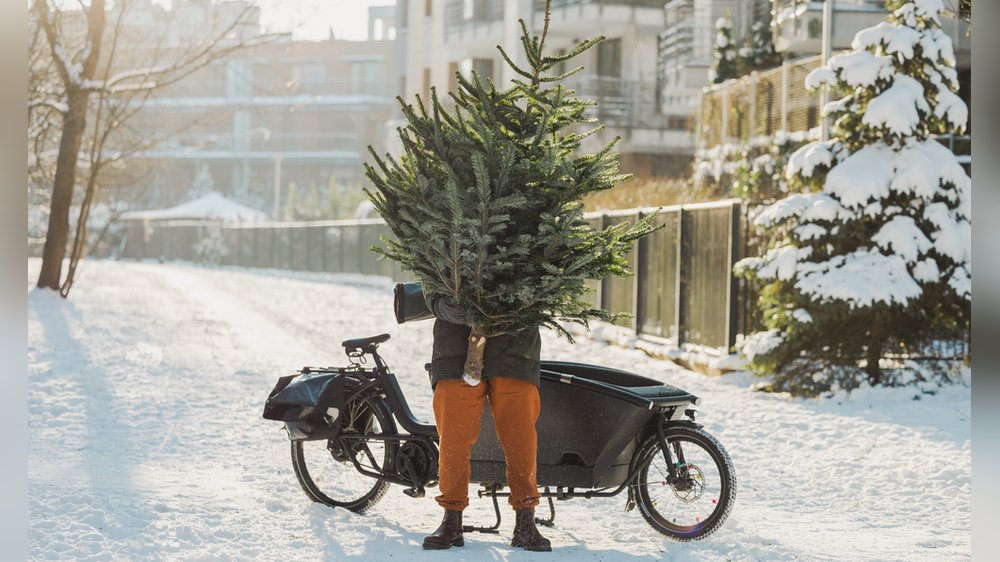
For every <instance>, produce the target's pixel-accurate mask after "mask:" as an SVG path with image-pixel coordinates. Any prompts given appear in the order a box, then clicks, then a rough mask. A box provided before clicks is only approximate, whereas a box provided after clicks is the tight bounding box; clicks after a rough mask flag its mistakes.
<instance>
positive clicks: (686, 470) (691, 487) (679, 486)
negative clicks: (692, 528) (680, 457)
mask: <svg viewBox="0 0 1000 562" xmlns="http://www.w3.org/2000/svg"><path fill="white" fill-rule="evenodd" d="M670 489H671V490H673V492H674V495H675V496H677V499H679V500H681V501H682V502H685V503H693V502H695V501H697V500H698V498H700V497H701V496H702V494H704V493H705V474H704V473H703V472H702V470H701V468H698V466H697V465H694V464H691V463H688V464H686V465H683V464H682V465H679V466H678V467H677V481H676V482H675V483H674V485H672V486H671V487H670Z"/></svg>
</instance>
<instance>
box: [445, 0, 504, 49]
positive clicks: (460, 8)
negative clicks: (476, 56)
mask: <svg viewBox="0 0 1000 562" xmlns="http://www.w3.org/2000/svg"><path fill="white" fill-rule="evenodd" d="M503 7H504V3H503V2H499V1H493V2H491V1H488V0H449V1H448V2H447V3H446V4H445V7H444V37H445V42H447V43H451V44H455V43H465V42H469V41H487V40H488V41H490V42H492V43H493V44H495V43H496V42H497V41H499V40H500V38H501V37H502V35H503V14H504V10H503ZM490 46H491V47H492V45H490Z"/></svg>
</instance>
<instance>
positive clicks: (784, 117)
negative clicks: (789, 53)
mask: <svg viewBox="0 0 1000 562" xmlns="http://www.w3.org/2000/svg"><path fill="white" fill-rule="evenodd" d="M789 66H790V65H789V63H788V61H787V60H784V61H782V62H781V132H782V133H788V68H789Z"/></svg>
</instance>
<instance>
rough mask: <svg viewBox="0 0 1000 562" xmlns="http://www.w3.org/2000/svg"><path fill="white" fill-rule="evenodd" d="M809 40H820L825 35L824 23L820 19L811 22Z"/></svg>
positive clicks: (813, 19)
mask: <svg viewBox="0 0 1000 562" xmlns="http://www.w3.org/2000/svg"><path fill="white" fill-rule="evenodd" d="M808 29H809V38H810V39H819V38H820V36H822V35H823V21H822V20H820V19H819V18H812V19H811V20H809V28H808Z"/></svg>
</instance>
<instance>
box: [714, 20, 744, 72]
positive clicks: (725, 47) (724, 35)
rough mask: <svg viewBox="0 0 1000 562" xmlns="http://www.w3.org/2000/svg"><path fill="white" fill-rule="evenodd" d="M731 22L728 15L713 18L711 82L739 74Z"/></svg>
mask: <svg viewBox="0 0 1000 562" xmlns="http://www.w3.org/2000/svg"><path fill="white" fill-rule="evenodd" d="M738 62H739V61H738V60H737V56H736V46H735V45H734V44H733V22H732V21H731V19H730V18H729V16H728V15H726V16H723V17H721V18H719V19H717V20H715V49H713V50H712V71H711V74H712V76H711V78H712V82H713V83H715V84H719V83H721V82H725V81H726V80H729V79H730V78H736V77H737V76H738V75H739V68H738Z"/></svg>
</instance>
